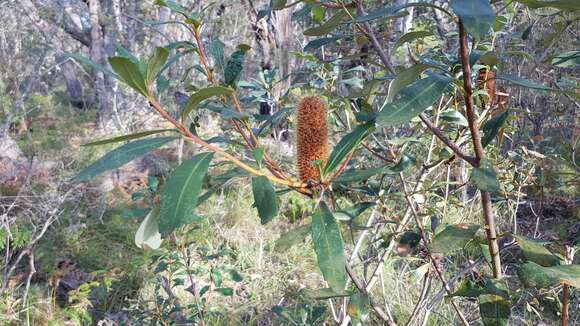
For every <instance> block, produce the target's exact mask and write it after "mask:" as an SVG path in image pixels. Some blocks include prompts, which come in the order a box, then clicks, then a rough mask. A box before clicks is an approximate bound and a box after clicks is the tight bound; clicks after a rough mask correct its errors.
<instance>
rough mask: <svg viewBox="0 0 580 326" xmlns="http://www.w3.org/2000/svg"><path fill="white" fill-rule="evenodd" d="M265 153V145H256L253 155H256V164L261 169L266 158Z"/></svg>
mask: <svg viewBox="0 0 580 326" xmlns="http://www.w3.org/2000/svg"><path fill="white" fill-rule="evenodd" d="M265 153H266V152H265V150H264V147H256V148H254V150H252V156H253V157H254V160H256V164H257V165H258V167H259V168H260V169H261V168H262V160H263V159H264V154H265Z"/></svg>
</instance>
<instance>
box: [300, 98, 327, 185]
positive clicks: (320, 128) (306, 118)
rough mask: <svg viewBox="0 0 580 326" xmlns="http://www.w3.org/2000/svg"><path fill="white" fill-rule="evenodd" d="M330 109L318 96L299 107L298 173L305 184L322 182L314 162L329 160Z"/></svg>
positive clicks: (306, 99) (308, 99)
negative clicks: (328, 117)
mask: <svg viewBox="0 0 580 326" xmlns="http://www.w3.org/2000/svg"><path fill="white" fill-rule="evenodd" d="M327 111H328V109H327V105H326V102H325V101H324V100H323V99H321V98H320V97H318V96H308V97H305V98H303V99H302V101H301V102H300V104H299V105H298V118H297V146H296V148H297V152H298V160H297V163H298V172H299V174H300V180H302V181H303V182H312V181H320V172H319V168H318V166H316V164H315V162H314V161H317V160H320V161H323V162H324V163H326V160H327V159H328V122H327V115H328V112H327Z"/></svg>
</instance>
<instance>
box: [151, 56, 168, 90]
mask: <svg viewBox="0 0 580 326" xmlns="http://www.w3.org/2000/svg"><path fill="white" fill-rule="evenodd" d="M168 57H169V50H167V49H166V48H162V47H156V48H155V52H153V55H152V56H151V58H149V62H147V83H148V84H150V83H152V82H153V81H154V80H155V79H156V78H157V75H159V73H160V72H161V70H162V69H163V66H165V63H166V62H167V58H168Z"/></svg>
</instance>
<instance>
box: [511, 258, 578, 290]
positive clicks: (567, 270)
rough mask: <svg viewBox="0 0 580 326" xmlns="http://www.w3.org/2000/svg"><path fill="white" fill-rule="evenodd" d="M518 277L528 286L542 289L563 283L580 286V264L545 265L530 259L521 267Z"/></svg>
mask: <svg viewBox="0 0 580 326" xmlns="http://www.w3.org/2000/svg"><path fill="white" fill-rule="evenodd" d="M518 277H519V278H520V280H521V281H522V283H524V285H525V286H526V287H532V288H538V289H540V288H549V287H552V286H555V285H557V284H562V283H563V284H568V285H570V286H573V287H575V288H580V265H560V266H553V267H543V266H540V265H538V264H536V263H534V262H531V261H530V262H527V263H525V264H523V265H522V266H521V267H520V269H519V270H518Z"/></svg>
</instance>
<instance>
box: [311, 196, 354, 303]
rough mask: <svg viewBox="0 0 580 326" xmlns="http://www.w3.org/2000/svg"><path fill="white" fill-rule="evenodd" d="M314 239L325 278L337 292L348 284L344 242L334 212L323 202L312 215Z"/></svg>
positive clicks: (319, 264)
mask: <svg viewBox="0 0 580 326" xmlns="http://www.w3.org/2000/svg"><path fill="white" fill-rule="evenodd" d="M312 241H313V242H314V251H316V257H317V258H318V266H319V267H320V270H321V271H322V275H323V276H324V280H326V282H327V283H328V285H329V286H330V288H331V289H332V290H334V291H335V292H339V293H341V292H343V291H344V287H345V286H346V270H345V262H346V260H345V257H344V243H343V241H342V235H341V234H340V228H339V227H338V224H337V223H336V220H335V219H334V216H332V212H331V211H330V209H328V206H326V203H324V202H321V203H320V206H319V207H318V209H317V210H316V212H315V213H314V215H313V216H312Z"/></svg>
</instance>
